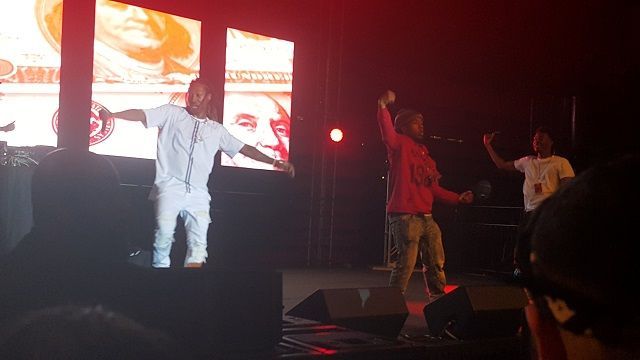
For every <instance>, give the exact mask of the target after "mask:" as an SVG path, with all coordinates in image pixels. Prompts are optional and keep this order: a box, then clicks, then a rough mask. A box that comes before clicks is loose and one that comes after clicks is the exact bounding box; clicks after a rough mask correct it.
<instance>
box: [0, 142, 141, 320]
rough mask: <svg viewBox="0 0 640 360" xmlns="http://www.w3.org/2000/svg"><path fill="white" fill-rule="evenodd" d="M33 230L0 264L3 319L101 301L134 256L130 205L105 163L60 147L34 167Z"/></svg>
mask: <svg viewBox="0 0 640 360" xmlns="http://www.w3.org/2000/svg"><path fill="white" fill-rule="evenodd" d="M31 185H32V186H31V193H32V204H33V220H34V225H33V228H32V229H31V231H30V232H29V233H28V234H27V235H26V236H25V237H24V238H23V239H22V240H21V241H20V242H19V243H18V245H17V246H16V247H15V249H14V250H13V251H12V252H10V253H9V254H8V255H7V256H5V258H4V259H3V261H2V263H0V288H1V289H2V290H3V296H2V297H0V320H2V318H3V317H15V316H17V315H19V314H21V313H23V312H24V311H28V310H32V309H36V308H42V307H46V306H51V305H53V304H60V303H69V302H72V303H74V302H83V303H95V302H96V300H98V299H101V298H102V296H106V295H110V296H112V295H111V294H109V293H108V291H109V290H108V287H106V286H104V285H105V283H106V282H109V281H111V282H116V281H119V280H118V279H117V276H116V275H115V273H114V271H115V270H116V269H118V268H122V269H124V268H125V266H126V265H127V258H128V256H127V255H128V244H129V241H128V238H127V237H126V236H125V226H126V225H125V217H126V213H125V211H126V207H125V206H124V202H123V201H122V198H121V195H120V182H119V178H118V174H117V172H116V170H115V168H114V167H113V165H112V164H111V162H109V161H108V160H107V159H106V158H104V157H102V156H100V155H96V154H94V153H91V152H89V151H86V150H84V151H83V150H69V149H57V150H54V151H52V152H51V153H49V154H47V155H46V156H45V157H44V158H43V159H42V160H41V162H40V163H39V165H38V166H37V167H36V169H35V171H34V174H33V177H32V184H31Z"/></svg>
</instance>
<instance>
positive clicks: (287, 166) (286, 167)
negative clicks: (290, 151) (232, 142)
mask: <svg viewBox="0 0 640 360" xmlns="http://www.w3.org/2000/svg"><path fill="white" fill-rule="evenodd" d="M240 154H242V155H244V156H246V157H249V158H251V159H253V160H256V161H260V162H263V163H266V164H271V165H273V167H274V168H276V169H280V170H283V171H285V172H287V173H288V174H289V176H290V177H294V176H296V171H295V168H294V166H293V164H292V163H290V162H287V161H282V160H276V159H272V158H270V157H268V156H267V155H265V154H263V153H262V152H260V150H258V149H256V148H255V147H253V146H251V145H246V144H245V145H244V146H243V147H242V149H240Z"/></svg>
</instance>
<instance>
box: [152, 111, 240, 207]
mask: <svg viewBox="0 0 640 360" xmlns="http://www.w3.org/2000/svg"><path fill="white" fill-rule="evenodd" d="M143 111H144V113H145V116H146V118H147V122H146V126H147V128H150V127H158V128H159V131H158V155H157V158H156V177H155V180H154V183H153V188H152V190H151V193H150V194H149V199H151V200H155V199H156V198H157V196H158V195H160V194H162V193H164V192H173V193H175V192H179V193H196V194H203V195H205V196H207V197H208V198H209V199H211V196H210V195H209V189H208V187H207V182H208V181H209V175H210V174H211V171H212V170H213V160H214V157H215V155H216V153H217V152H218V151H219V150H222V151H223V152H225V153H226V154H227V155H229V156H230V157H233V156H234V155H236V154H237V153H238V152H239V151H240V149H242V147H243V146H244V143H243V142H242V141H240V140H238V139H236V138H235V137H233V135H231V134H230V133H229V132H228V131H227V129H226V128H225V127H224V126H222V124H220V123H218V122H216V121H213V120H210V119H198V118H196V117H194V116H192V115H191V114H189V113H188V112H187V110H186V109H185V108H183V107H181V106H177V105H173V104H166V105H162V106H159V107H157V108H153V109H145V110H143Z"/></svg>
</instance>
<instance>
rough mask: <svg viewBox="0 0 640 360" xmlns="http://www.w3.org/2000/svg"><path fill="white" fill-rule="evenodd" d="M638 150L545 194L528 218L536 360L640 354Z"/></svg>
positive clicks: (525, 235) (525, 276)
mask: <svg viewBox="0 0 640 360" xmlns="http://www.w3.org/2000/svg"><path fill="white" fill-rule="evenodd" d="M638 167H640V157H638V156H637V155H635V156H627V157H624V158H622V159H617V160H614V161H611V162H608V163H604V164H600V165H596V166H594V167H592V168H590V169H588V170H586V171H585V172H583V173H582V174H580V175H579V176H578V177H576V178H575V179H574V180H573V181H572V182H570V183H569V184H568V185H567V186H566V187H563V188H561V189H560V190H558V191H557V192H556V193H554V194H553V195H552V196H551V197H549V198H548V199H547V200H545V201H544V202H543V203H542V204H541V205H540V206H539V207H538V208H537V209H536V210H535V212H534V213H533V214H532V217H531V219H530V221H529V222H528V223H527V224H526V226H525V229H524V231H523V232H522V235H521V236H522V237H521V239H520V240H521V241H520V244H521V246H527V245H526V243H528V244H529V245H530V253H529V261H528V262H524V263H523V264H524V265H526V266H523V268H522V271H523V273H522V279H521V280H522V281H523V283H524V285H525V288H526V289H527V290H528V292H529V293H530V295H531V297H532V305H530V306H528V307H527V308H526V311H525V312H526V315H527V320H528V323H529V327H530V329H531V334H532V335H533V338H534V340H535V342H534V344H535V349H536V353H537V356H538V358H539V359H551V360H554V359H569V360H571V359H581V360H584V359H640V308H639V307H638V305H637V304H638V302H639V301H640V296H638V295H637V289H635V286H634V284H635V280H636V277H637V274H638V273H640V266H639V265H638V264H639V263H638V261H637V259H636V257H637V253H638V245H637V239H636V238H635V236H634V235H633V233H634V232H635V229H636V223H637V212H635V211H633V210H629V209H628V205H629V204H637V203H638V202H639V201H640V190H639V187H638V184H639V183H640V175H638V172H636V170H637V169H638Z"/></svg>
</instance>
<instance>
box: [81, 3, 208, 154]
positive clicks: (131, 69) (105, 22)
mask: <svg viewBox="0 0 640 360" xmlns="http://www.w3.org/2000/svg"><path fill="white" fill-rule="evenodd" d="M200 28H201V27H200V22H199V21H197V20H193V19H187V18H184V17H179V16H175V15H171V14H167V13H163V12H159V11H154V10H149V9H145V8H141V7H138V6H133V5H128V4H124V3H120V2H116V1H108V0H96V17H95V40H94V52H93V54H94V55H93V56H94V61H93V97H92V100H93V101H92V106H91V110H92V114H91V134H90V147H91V150H92V151H94V152H96V153H100V154H107V155H117V156H125V157H135V158H145V159H155V157H156V139H157V134H158V133H157V131H158V130H157V128H152V129H146V128H145V127H144V126H143V125H142V124H140V123H136V122H129V121H126V120H113V119H112V120H108V121H106V122H103V121H101V120H99V118H98V111H99V110H100V109H101V108H102V107H106V108H107V109H109V110H111V111H113V112H115V111H120V110H126V109H131V108H134V109H144V108H151V107H156V106H160V105H163V104H167V103H173V104H177V105H181V106H185V105H186V104H185V96H184V93H185V92H186V91H187V88H188V86H189V83H190V82H191V80H193V79H194V78H195V77H197V75H198V71H199V69H200V36H201V35H200V34H201V33H200Z"/></svg>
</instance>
